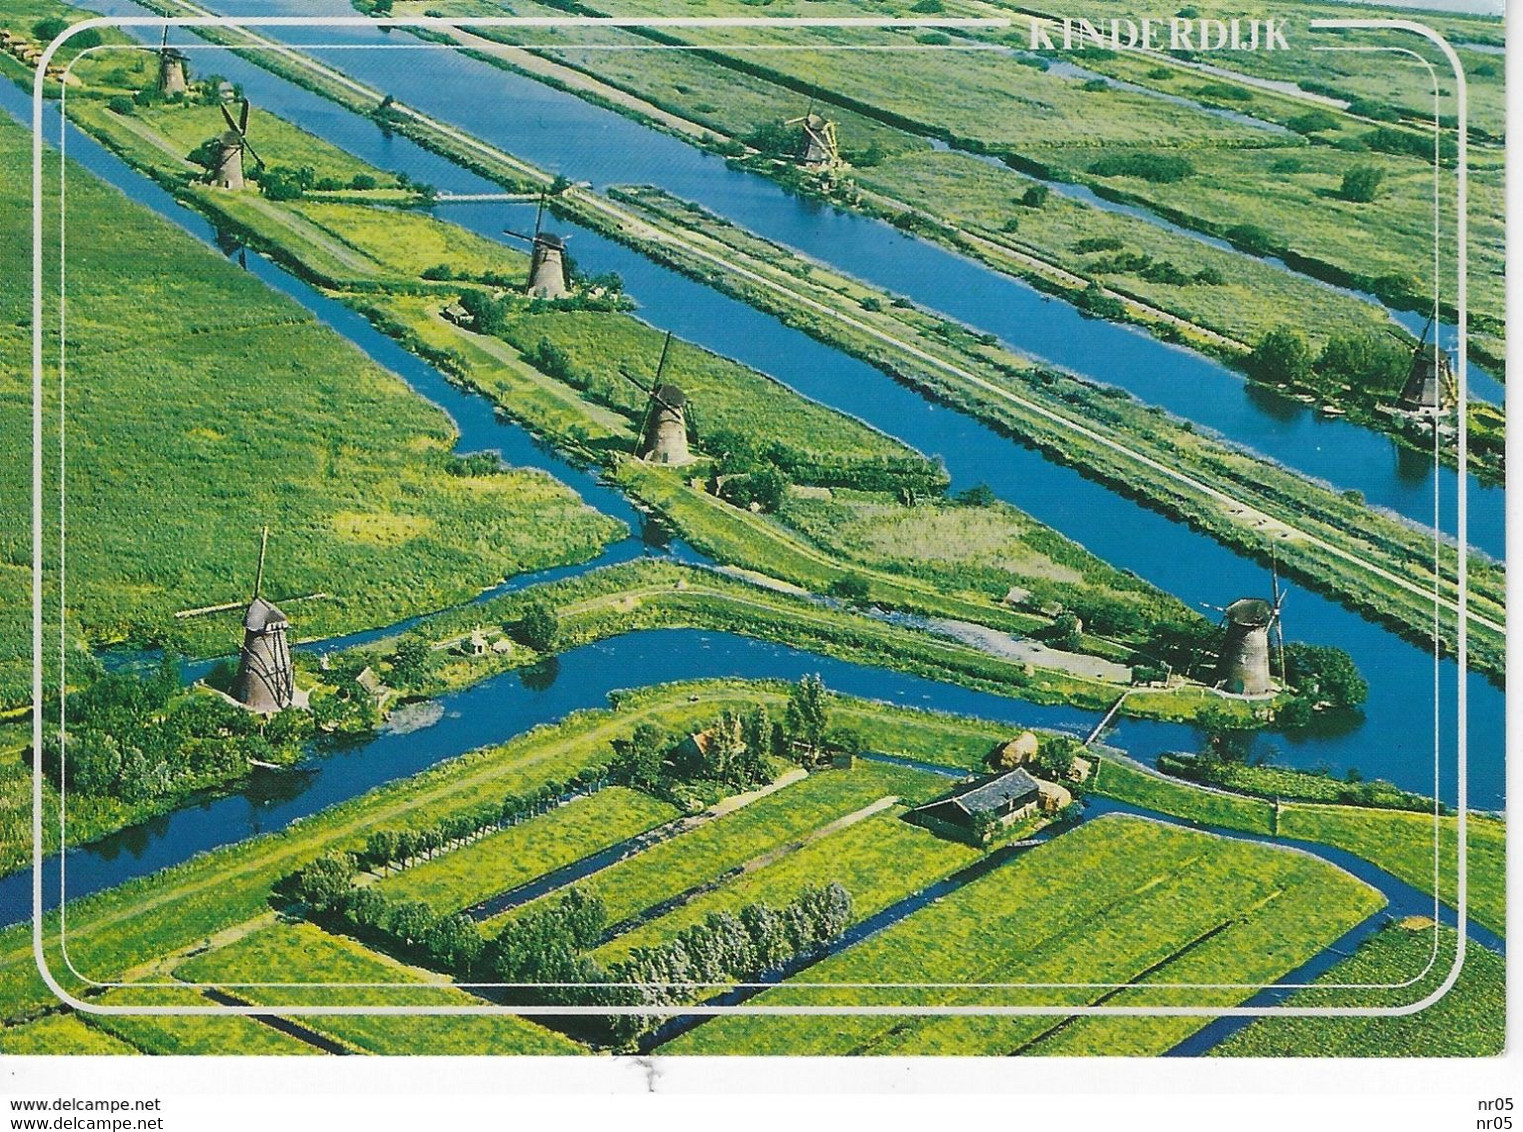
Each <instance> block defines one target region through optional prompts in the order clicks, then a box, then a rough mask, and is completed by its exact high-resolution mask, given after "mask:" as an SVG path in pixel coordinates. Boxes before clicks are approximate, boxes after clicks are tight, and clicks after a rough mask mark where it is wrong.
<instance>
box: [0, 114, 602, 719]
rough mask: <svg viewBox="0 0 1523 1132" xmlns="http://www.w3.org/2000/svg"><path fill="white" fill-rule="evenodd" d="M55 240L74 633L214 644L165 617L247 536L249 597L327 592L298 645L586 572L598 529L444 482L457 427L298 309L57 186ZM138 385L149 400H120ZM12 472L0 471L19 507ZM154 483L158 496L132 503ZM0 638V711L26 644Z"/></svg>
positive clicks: (311, 610)
mask: <svg viewBox="0 0 1523 1132" xmlns="http://www.w3.org/2000/svg"><path fill="white" fill-rule="evenodd" d="M25 139H26V133H25V131H24V130H22V129H21V128H20V127H18V126H16V125H14V124H13V123H11V122H10V121H9V120H8V119H7V120H6V121H4V122H3V123H0V149H3V150H4V152H7V153H11V154H13V155H15V154H19V153H20V152H22V151H23V149H24V147H25V145H26V140H25ZM5 170H6V174H5V175H4V176H0V200H3V201H8V202H10V203H9V205H7V207H5V208H3V209H0V213H3V216H4V217H5V219H4V221H0V223H4V224H6V225H9V228H8V229H7V230H6V238H7V239H9V240H10V241H12V242H16V243H18V244H19V243H21V242H24V241H25V239H26V237H25V235H24V234H23V233H24V230H25V228H26V226H27V220H26V217H27V212H28V210H27V209H26V208H24V207H23V203H24V201H25V200H27V199H29V196H30V194H29V189H28V187H27V185H26V183H25V178H23V177H22V175H21V172H22V170H21V163H19V162H7V163H6V165H5ZM69 225H70V227H69V232H70V244H69V247H70V264H69V270H70V272H71V277H73V278H88V279H89V280H90V283H91V285H90V287H88V288H78V289H76V291H75V293H72V294H71V295H70V306H69V313H70V317H69V356H70V383H69V386H68V406H67V407H68V414H69V416H68V419H69V433H68V446H69V447H68V457H69V463H68V469H69V480H68V485H67V488H68V495H69V516H68V520H69V593H68V599H69V606H70V611H71V617H72V618H73V619H74V621H75V622H77V624H78V626H79V627H80V629H81V630H82V631H83V633H84V634H85V635H86V636H87V637H88V638H89V639H90V640H92V641H105V640H114V639H120V638H124V637H133V638H137V639H153V638H161V637H168V638H169V639H170V640H171V641H173V640H175V639H177V638H183V639H182V641H181V643H182V644H186V645H199V646H200V647H202V648H205V649H226V648H228V647H230V646H231V645H232V644H233V643H234V642H235V641H236V639H237V628H236V625H237V622H236V617H232V616H230V617H227V618H213V619H210V620H207V619H201V620H200V621H199V622H198V623H191V624H192V625H193V627H194V632H195V635H194V636H193V637H192V636H189V635H188V630H187V631H185V632H180V631H179V630H183V629H185V626H181V625H179V624H178V623H176V622H174V621H172V619H171V618H170V614H171V613H172V612H174V611H176V610H179V609H185V608H190V607H194V606H200V605H210V604H215V603H218V602H224V601H235V600H237V599H238V598H239V596H240V595H243V594H245V593H246V592H247V590H248V587H249V586H250V585H251V584H252V569H253V558H254V555H255V550H256V545H255V540H256V536H257V532H258V528H259V527H260V526H261V525H262V524H264V523H268V524H269V525H270V526H271V527H272V528H273V530H272V539H271V557H270V562H269V567H268V570H267V573H266V593H270V594H273V595H276V596H282V595H285V596H294V595H298V594H306V593H313V592H317V591H323V592H326V593H328V594H330V595H331V597H330V598H329V599H328V600H326V601H320V602H311V603H307V604H306V605H304V606H302V607H300V608H299V610H293V615H294V616H297V617H298V621H297V623H296V626H295V629H296V632H297V633H298V635H301V636H313V635H322V634H326V633H332V632H337V631H343V630H347V629H353V628H358V627H361V626H364V625H374V624H383V623H386V622H388V621H392V620H395V619H397V618H399V617H402V616H405V615H407V614H409V613H416V612H423V611H426V610H430V609H436V608H439V607H441V606H445V605H449V604H452V603H454V602H458V601H460V600H462V599H464V598H466V597H468V596H470V595H472V594H474V593H476V592H477V591H478V590H480V589H481V588H482V587H484V586H486V585H490V584H492V583H493V582H495V581H498V580H500V579H501V578H503V577H505V576H508V575H511V574H514V573H518V572H520V571H523V570H527V569H537V568H541V567H545V566H549V565H552V564H554V563H559V562H568V561H575V560H578V559H584V558H587V557H590V556H591V555H592V554H593V553H595V552H596V550H597V548H598V547H599V546H600V545H601V544H602V543H603V542H605V541H606V540H607V539H608V538H610V537H611V536H613V535H614V534H615V533H616V529H617V527H616V524H615V523H613V522H612V521H611V520H608V519H606V518H602V517H599V516H597V515H595V514H594V513H592V512H591V511H590V510H588V509H587V508H586V507H584V506H583V505H582V504H581V503H580V501H579V500H577V499H576V497H575V496H574V495H572V494H571V493H570V492H568V491H567V490H566V489H565V488H564V487H562V486H560V485H558V484H557V483H555V482H554V481H553V480H551V479H550V478H549V477H548V476H545V475H543V474H541V473H538V472H524V471H510V472H506V473H503V474H500V475H496V476H486V477H478V478H464V477H458V476H452V475H449V474H447V471H446V466H447V463H448V459H449V448H450V446H451V444H452V442H453V429H452V427H451V425H450V423H449V421H448V420H447V419H446V418H445V417H444V416H443V414H441V413H440V412H439V411H438V410H437V409H435V408H433V407H432V406H429V405H427V404H426V403H424V402H423V401H422V400H421V399H419V398H417V397H416V396H415V395H414V394H412V393H411V392H410V391H409V390H408V389H407V388H406V387H405V386H404V385H403V384H402V383H401V382H400V381H399V380H398V379H397V378H395V377H394V376H392V375H390V374H389V373H387V372H385V371H383V370H381V369H380V368H379V367H377V366H375V365H373V364H371V363H370V362H369V361H367V360H366V359H364V358H363V357H362V356H361V355H360V354H359V353H358V351H356V350H355V349H354V348H353V347H352V346H350V345H348V344H347V343H345V342H344V341H343V340H342V339H340V338H339V337H338V336H337V335H336V334H335V333H333V332H332V331H329V330H328V329H326V328H325V327H322V326H321V325H320V324H318V323H317V322H316V321H315V320H314V319H313V318H312V317H311V316H309V315H308V314H307V313H306V312H305V311H303V310H302V309H301V308H299V307H297V306H296V305H295V304H294V303H292V302H290V301H289V300H286V299H284V298H282V297H280V296H278V295H275V294H273V293H272V292H270V291H268V290H267V289H266V288H265V287H264V286H263V285H262V284H260V283H259V282H258V281H257V280H256V279H254V278H253V277H251V276H249V275H248V274H246V273H244V272H241V271H239V270H238V269H237V268H236V267H235V266H234V265H232V264H228V263H226V262H225V261H223V260H222V258H221V257H220V256H218V255H217V254H216V253H215V252H214V251H212V250H210V249H207V248H205V247H203V246H202V245H200V244H199V243H198V242H197V241H195V240H193V239H191V238H190V237H189V236H187V235H184V234H183V233H181V232H179V231H178V230H177V229H175V228H173V227H171V226H170V225H167V224H165V223H164V222H162V221H160V220H159V219H157V218H156V217H154V216H152V215H151V214H150V213H148V212H147V210H146V209H142V208H139V207H137V206H135V205H130V204H128V203H126V202H124V201H123V200H122V199H121V197H120V196H119V195H118V194H117V193H116V192H115V191H114V190H111V189H108V188H106V187H104V186H101V185H99V184H98V183H96V182H95V181H94V180H93V179H91V178H89V177H87V176H84V175H80V174H77V171H76V176H74V177H73V178H72V179H71V181H70V196H69ZM149 280H151V281H152V282H151V283H149V282H148V281H149ZM28 291H29V288H28V287H27V286H25V281H24V280H22V279H21V278H20V277H17V276H12V278H11V281H10V284H8V285H7V286H5V287H4V288H3V289H0V307H3V309H4V310H5V311H7V312H9V313H8V314H7V315H6V317H5V320H4V321H5V324H6V325H7V326H9V327H10V328H11V329H10V331H9V332H8V333H7V334H6V335H5V342H6V344H7V346H8V348H15V349H17V350H22V351H24V346H23V345H22V341H23V336H22V330H21V327H20V326H19V325H18V323H20V322H21V321H22V311H23V308H24V307H25V306H26V304H27V303H28V301H29V300H28V298H27V294H28ZM124 312H130V316H124ZM275 341H278V342H279V343H280V344H281V349H280V350H279V351H272V350H271V349H270V344H271V343H272V342H275ZM209 358H215V359H216V362H215V366H214V367H213V368H211V370H210V371H209V370H208V359H209ZM249 374H258V377H259V380H257V381H250V380H247V379H246V376H247V375H249ZM27 384H28V386H29V383H27ZM150 386H151V387H152V388H154V389H155V390H156V396H155V397H154V398H152V399H144V398H143V397H141V396H136V395H134V391H136V390H141V389H143V388H146V387H150ZM0 397H3V399H4V401H3V403H4V405H5V407H6V412H5V413H4V414H3V419H4V421H5V422H6V423H5V424H4V426H3V427H4V428H6V429H8V430H9V431H8V432H6V433H5V441H6V443H7V444H9V445H10V447H12V448H13V449H15V450H18V451H19V450H23V449H25V448H26V447H27V444H26V442H24V441H23V440H22V432H23V431H24V428H25V422H26V420H27V419H28V416H29V413H28V412H27V410H26V408H25V402H26V401H28V400H29V398H30V393H29V390H28V391H24V390H23V383H22V382H21V380H20V378H19V376H14V375H13V379H12V380H11V381H10V382H8V383H7V384H5V385H3V386H0ZM48 412H49V413H50V415H51V414H52V413H54V412H56V405H54V404H51V403H50V404H49V406H48ZM24 463H25V462H24V461H19V462H18V461H12V462H10V463H9V464H7V466H6V467H7V470H8V474H5V475H4V476H3V479H0V493H3V496H4V498H7V499H11V500H13V501H17V503H18V506H19V500H20V499H22V498H24V493H25V492H26V484H27V483H28V482H29V471H27V470H26V469H25V468H24V467H23V465H24ZM275 467H278V468H279V469H280V474H279V475H276V476H272V475H271V474H270V469H271V468H275ZM169 480H173V481H174V482H175V484H176V490H175V492H174V493H172V494H170V493H163V492H145V491H143V490H142V485H143V484H145V483H162V482H167V481H169ZM149 531H151V532H152V533H153V537H152V538H147V537H145V532H149ZM20 539H21V536H20V534H19V531H12V532H11V534H10V535H9V536H7V541H6V543H5V544H4V545H5V547H6V557H7V558H8V559H9V560H10V562H11V563H12V567H13V568H12V569H8V570H7V571H6V572H5V573H4V575H3V576H0V583H3V584H5V585H6V586H7V590H6V591H5V592H6V593H8V594H10V597H8V598H7V600H6V601H5V602H4V607H5V608H6V609H7V610H9V611H11V613H10V616H11V617H12V618H14V617H16V616H19V611H20V610H21V609H22V608H23V607H24V605H25V604H27V603H25V602H24V601H23V600H22V597H21V593H20V590H19V587H20V585H21V584H22V583H23V580H24V579H23V576H22V573H21V571H20V570H19V569H15V568H14V567H16V565H17V564H19V563H20V562H21V561H23V560H24V559H23V555H25V557H29V553H30V552H29V551H27V550H26V548H25V546H24V540H22V541H18V540H20ZM240 579H241V581H240ZM6 624H7V631H6V632H5V634H4V639H5V641H6V642H7V646H6V648H7V651H6V654H5V656H4V657H0V660H3V661H4V662H5V665H6V667H5V671H6V673H8V675H7V676H6V680H5V684H4V688H5V691H6V694H7V698H8V699H9V698H14V696H16V695H18V694H19V693H20V685H19V684H18V679H19V672H20V667H21V663H22V658H21V656H20V655H19V654H18V653H17V651H16V650H18V649H19V648H20V645H21V642H22V640H23V639H24V638H25V634H24V633H22V632H21V631H20V630H19V626H18V625H17V624H12V622H11V621H7V622H6Z"/></svg>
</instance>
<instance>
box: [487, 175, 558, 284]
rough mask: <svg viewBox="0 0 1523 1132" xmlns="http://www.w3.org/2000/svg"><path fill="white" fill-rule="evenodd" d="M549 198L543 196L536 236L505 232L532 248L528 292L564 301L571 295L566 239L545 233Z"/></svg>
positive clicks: (535, 225)
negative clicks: (567, 275) (546, 200)
mask: <svg viewBox="0 0 1523 1132" xmlns="http://www.w3.org/2000/svg"><path fill="white" fill-rule="evenodd" d="M544 218H545V196H544V194H543V193H541V194H540V197H539V211H538V212H536V213H535V214H534V235H532V236H529V235H525V234H524V233H523V232H515V231H514V230H513V229H511V228H504V229H503V232H504V233H505V234H507V235H509V236H512V237H514V238H515V239H518V240H523V241H524V242H525V243H527V244H528V245H529V247H530V249H531V250H530V253H529V288H528V293H529V294H530V295H531V296H533V297H534V298H536V299H563V298H565V297H566V296H567V295H569V294H570V293H571V291H570V288H568V287H567V286H566V240H567V238H568V237H565V236H557V235H555V234H554V233H551V232H546V231H544V230H543V226H542V225H543V221H544Z"/></svg>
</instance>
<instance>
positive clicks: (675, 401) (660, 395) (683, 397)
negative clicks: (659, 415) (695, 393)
mask: <svg viewBox="0 0 1523 1132" xmlns="http://www.w3.org/2000/svg"><path fill="white" fill-rule="evenodd" d="M651 396H652V397H655V398H656V399H657V400H661V401H665V402H666V403H667V404H668V405H670V406H672V407H673V408H679V407H680V406H682V405H685V404H687V394H686V393H684V392H682V390H681V389H679V388H678V387H677V386H675V385H669V384H667V383H665V382H663V383H662V384H660V385H658V386H656V387H655V388H654V389H652V390H651Z"/></svg>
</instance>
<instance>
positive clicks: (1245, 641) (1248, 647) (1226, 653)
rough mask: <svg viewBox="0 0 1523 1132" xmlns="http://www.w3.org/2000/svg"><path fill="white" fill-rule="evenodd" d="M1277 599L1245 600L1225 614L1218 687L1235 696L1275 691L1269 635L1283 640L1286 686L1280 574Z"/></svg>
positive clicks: (1275, 573) (1282, 650)
mask: <svg viewBox="0 0 1523 1132" xmlns="http://www.w3.org/2000/svg"><path fill="white" fill-rule="evenodd" d="M1271 577H1272V580H1273V587H1274V590H1273V592H1274V598H1273V600H1272V601H1266V600H1265V599H1264V598H1261V597H1244V598H1239V599H1238V600H1237V601H1234V602H1233V603H1232V604H1231V605H1229V606H1227V608H1226V609H1224V610H1222V628H1223V630H1224V636H1223V639H1222V648H1221V652H1220V653H1218V654H1217V663H1216V686H1217V687H1218V688H1220V689H1222V690H1223V691H1224V692H1229V693H1231V694H1232V695H1235V696H1263V695H1267V694H1269V693H1270V692H1272V691H1274V683H1273V681H1272V680H1271V679H1270V675H1269V634H1270V632H1271V631H1273V632H1274V633H1275V634H1276V636H1277V637H1278V638H1279V647H1280V683H1281V684H1283V683H1284V682H1285V628H1284V625H1283V622H1282V620H1281V617H1280V607H1281V606H1282V605H1283V604H1284V601H1285V595H1284V594H1283V593H1281V592H1280V578H1279V571H1278V570H1273V571H1272V574H1271Z"/></svg>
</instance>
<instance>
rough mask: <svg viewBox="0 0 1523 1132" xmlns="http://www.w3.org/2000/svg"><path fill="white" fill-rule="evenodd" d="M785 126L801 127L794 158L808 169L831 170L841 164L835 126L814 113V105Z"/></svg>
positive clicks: (785, 123)
mask: <svg viewBox="0 0 1523 1132" xmlns="http://www.w3.org/2000/svg"><path fill="white" fill-rule="evenodd" d="M783 125H785V126H802V127H803V128H804V131H803V138H802V139H801V140H800V141H799V148H798V152H797V154H795V157H796V159H797V161H798V163H799V164H800V165H803V166H805V167H806V168H809V169H833V168H835V167H836V166H837V165H839V164H840V163H841V148H840V146H839V145H838V144H837V142H836V124H835V123H834V122H832V121H831V120H830V119H829V118H826V117H824V116H823V115H821V114H816V113H815V112H814V103H813V102H811V103H810V104H809V109H808V110H806V111H804V115H803V117H801V118H791V119H789V120H788V121H786V122H784V123H783Z"/></svg>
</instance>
